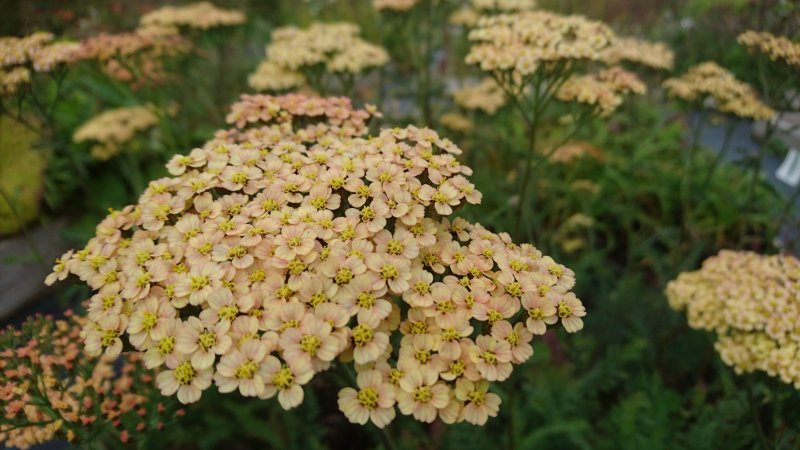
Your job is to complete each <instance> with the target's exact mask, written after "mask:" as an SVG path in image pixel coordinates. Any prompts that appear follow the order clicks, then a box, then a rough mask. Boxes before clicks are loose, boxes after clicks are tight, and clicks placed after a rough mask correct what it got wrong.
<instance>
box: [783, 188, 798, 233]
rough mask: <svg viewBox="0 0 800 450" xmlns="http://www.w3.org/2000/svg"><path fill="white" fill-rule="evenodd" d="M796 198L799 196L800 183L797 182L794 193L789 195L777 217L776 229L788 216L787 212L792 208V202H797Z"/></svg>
mask: <svg viewBox="0 0 800 450" xmlns="http://www.w3.org/2000/svg"><path fill="white" fill-rule="evenodd" d="M798 198H800V183H798V185H797V187H796V188H795V190H794V193H793V194H792V195H791V196H790V197H789V199H788V200H787V201H786V205H784V207H783V211H782V212H781V215H780V218H779V219H778V230H780V229H781V227H783V225H784V222H785V221H786V220H787V219H788V218H789V215H790V214H789V213H790V212H791V211H792V209H794V204H795V203H796V202H797V199H798Z"/></svg>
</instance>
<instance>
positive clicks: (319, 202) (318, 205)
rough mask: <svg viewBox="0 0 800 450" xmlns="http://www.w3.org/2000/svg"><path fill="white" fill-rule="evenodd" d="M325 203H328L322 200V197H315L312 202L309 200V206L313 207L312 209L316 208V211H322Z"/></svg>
mask: <svg viewBox="0 0 800 450" xmlns="http://www.w3.org/2000/svg"><path fill="white" fill-rule="evenodd" d="M327 202H328V201H327V200H325V199H324V198H322V197H317V198H315V199H314V200H311V206H313V207H314V208H316V209H322V208H324V207H325V204H326V203H327Z"/></svg>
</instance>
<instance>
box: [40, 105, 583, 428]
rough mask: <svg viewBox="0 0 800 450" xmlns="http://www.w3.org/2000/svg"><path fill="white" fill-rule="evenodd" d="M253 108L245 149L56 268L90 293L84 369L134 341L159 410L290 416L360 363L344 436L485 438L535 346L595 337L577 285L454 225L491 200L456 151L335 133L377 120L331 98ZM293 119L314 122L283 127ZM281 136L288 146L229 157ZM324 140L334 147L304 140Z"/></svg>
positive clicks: (186, 179) (421, 141)
mask: <svg viewBox="0 0 800 450" xmlns="http://www.w3.org/2000/svg"><path fill="white" fill-rule="evenodd" d="M243 103H246V104H242V105H240V106H239V107H238V110H237V111H236V112H235V113H233V114H232V117H231V119H232V120H233V121H234V122H235V123H236V124H237V125H238V126H237V130H238V131H234V132H233V133H231V132H222V133H221V134H220V135H218V136H217V138H216V139H215V140H213V141H210V142H208V143H207V144H206V145H204V146H203V147H202V148H197V149H195V150H193V151H191V152H190V153H189V154H188V155H176V156H175V157H173V158H172V160H171V161H170V162H169V164H168V165H167V168H168V170H169V172H170V174H171V177H167V178H162V179H158V180H155V181H153V182H151V183H150V185H149V187H148V188H147V190H146V191H145V192H144V194H143V195H142V196H141V198H140V199H139V202H138V204H136V205H131V206H128V207H126V208H124V209H123V210H121V211H114V212H112V213H111V214H110V215H109V216H108V217H107V218H106V219H105V220H104V221H103V222H102V223H101V224H100V225H99V226H98V227H97V232H96V235H95V237H93V238H92V239H91V240H90V241H89V243H88V245H87V246H86V247H85V248H84V249H82V250H80V251H78V252H75V253H70V254H67V255H65V257H63V258H62V259H61V261H59V262H58V264H57V265H56V267H55V268H54V272H53V274H52V275H51V277H50V279H49V281H50V282H53V281H55V279H59V278H63V277H65V276H67V274H69V273H71V274H74V275H77V276H78V277H79V278H80V279H81V280H83V281H84V282H86V283H87V284H88V285H89V286H90V287H91V288H92V289H93V290H94V292H95V294H94V295H93V297H92V298H91V299H90V303H89V307H88V314H89V324H88V325H87V326H86V327H85V328H84V331H83V336H84V341H85V349H86V351H87V352H88V353H90V354H101V353H105V354H106V355H108V356H114V355H116V354H119V352H120V351H121V349H122V347H123V340H125V341H126V342H128V343H129V344H130V345H131V346H132V347H133V348H135V349H136V350H137V351H139V352H141V353H144V361H145V364H146V365H147V367H150V368H153V369H156V370H157V372H158V374H157V376H156V383H157V385H158V387H159V388H160V390H161V392H162V393H163V394H164V395H173V394H175V393H177V396H178V399H179V400H180V401H181V402H183V403H191V402H194V401H197V400H198V399H199V398H200V396H201V393H202V391H203V390H205V389H207V388H209V387H210V386H211V384H212V383H213V384H215V385H216V387H217V389H218V390H219V391H221V392H232V391H238V392H239V393H241V394H242V395H244V396H254V397H259V398H263V399H267V398H272V397H275V396H277V398H278V401H279V402H280V404H281V405H282V406H283V407H284V408H286V409H289V408H293V407H295V406H297V405H298V404H300V403H301V402H302V401H303V386H305V385H306V384H308V383H309V382H310V380H311V379H312V378H313V377H314V375H315V374H317V373H319V372H323V371H325V370H327V369H329V368H331V367H332V366H335V367H340V366H342V365H344V366H342V367H343V369H344V370H348V366H347V365H346V364H348V363H349V362H351V361H352V362H353V367H354V369H355V371H356V372H357V374H358V376H357V386H355V387H354V388H346V389H343V390H342V391H340V393H339V406H340V409H341V410H342V411H343V412H344V413H345V415H346V416H347V417H348V419H349V420H351V421H352V422H355V423H362V424H363V423H366V422H367V421H370V420H371V421H372V422H373V423H375V424H376V425H377V426H379V427H382V426H385V425H386V424H387V423H389V422H390V421H392V420H393V418H394V417H395V414H396V411H395V406H397V408H398V409H399V410H400V412H401V413H402V414H405V415H412V416H413V417H414V418H416V419H417V420H420V421H423V422H432V421H433V420H435V419H436V418H437V417H440V418H441V419H442V420H443V421H445V422H448V423H452V422H458V421H467V422H470V423H474V424H483V423H485V422H486V420H487V419H488V418H489V417H492V416H495V415H496V414H497V412H498V407H499V403H500V398H499V397H498V396H497V395H496V394H493V393H489V392H488V388H489V383H490V382H493V381H503V380H505V379H507V378H508V377H509V375H510V374H511V371H512V367H513V364H521V363H522V362H524V361H526V360H527V359H528V358H529V357H530V356H531V355H532V354H533V349H532V347H531V346H530V341H531V340H532V338H533V335H535V334H536V335H540V334H543V333H545V331H546V330H547V328H548V327H551V326H553V325H555V324H556V323H557V322H559V321H560V322H561V323H562V325H563V326H564V328H565V329H566V330H567V331H568V332H575V331H578V330H580V329H581V328H582V327H583V321H582V319H581V318H582V317H583V316H584V315H585V309H584V307H583V305H582V304H581V302H580V301H579V300H578V299H577V298H576V297H575V295H574V294H573V293H571V292H570V290H571V288H572V287H573V285H574V283H575V279H574V273H573V272H572V271H571V270H569V269H568V268H566V267H564V266H562V265H560V264H558V263H556V262H555V261H553V260H552V259H551V258H550V257H547V256H544V255H542V254H541V252H539V251H538V250H537V249H536V248H534V247H533V246H531V245H529V244H522V245H517V244H514V243H512V242H511V240H510V238H509V236H508V235H507V234H505V233H501V234H496V233H493V232H490V231H489V230H487V229H485V228H484V227H482V226H480V225H477V224H476V225H473V224H469V223H467V222H466V221H464V220H462V219H458V218H456V219H452V218H448V217H447V216H450V215H451V214H452V213H453V212H454V209H457V208H459V207H460V206H462V205H463V204H465V203H473V204H474V203H479V202H480V201H481V194H480V192H478V191H477V190H476V189H475V187H474V186H473V185H472V184H471V183H470V182H469V181H468V179H467V178H466V176H468V175H470V174H471V170H470V169H469V168H468V167H465V166H463V165H461V164H460V163H459V162H458V160H457V159H456V158H455V155H457V154H458V153H460V150H459V149H458V148H457V147H456V146H455V145H454V144H453V143H452V142H451V141H449V140H447V139H442V138H441V137H439V136H438V135H437V134H436V133H435V132H434V131H432V130H430V129H420V128H416V127H413V126H411V127H408V128H405V129H400V128H395V129H390V130H384V131H382V132H380V134H379V135H378V136H377V137H372V138H362V137H359V136H355V135H351V136H348V133H342V134H337V133H335V131H336V130H340V131H341V130H350V131H351V132H352V131H353V130H354V128H352V127H348V126H347V124H348V123H355V124H358V122H359V118H366V117H368V116H369V113H368V112H367V113H366V114H364V113H360V112H358V111H353V110H352V109H350V110H349V111H348V110H347V108H345V107H344V106H343V105H342V102H337V101H336V100H335V99H334V100H328V99H309V100H308V101H303V100H302V99H301V98H300V97H299V96H294V97H292V98H289V99H287V98H280V97H279V98H274V97H264V96H259V97H248V98H246V99H245V101H244V102H243ZM336 103H339V104H338V105H336ZM315 104H316V106H315ZM292 108H296V109H298V110H299V111H300V112H301V114H302V115H301V116H298V117H295V118H292V119H287V118H286V117H282V112H283V111H289V109H292ZM259 117H264V118H266V122H265V123H262V122H261V121H260V120H258V118H259ZM276 124H277V125H283V124H289V125H288V126H286V127H283V128H282V129H283V131H284V132H285V134H284V135H283V137H282V138H280V137H278V138H277V139H276V138H275V137H274V136H272V135H271V134H269V133H267V135H265V136H264V139H253V140H249V141H244V142H239V143H235V142H237V139H238V138H239V137H241V136H242V135H248V136H249V134H248V128H255V129H263V127H264V126H267V127H269V126H270V125H276ZM303 124H306V125H305V126H304V125H303ZM320 124H324V125H325V126H324V128H327V129H330V130H333V131H334V133H328V134H324V135H320V136H318V137H317V138H316V139H314V140H312V141H309V142H305V143H302V142H301V141H303V138H299V137H297V136H295V135H294V133H295V132H296V131H297V130H304V131H307V130H308V129H309V127H313V126H315V125H320ZM259 127H260V128H259ZM360 129H361V130H362V132H363V131H366V128H365V127H363V128H360ZM355 134H358V133H355Z"/></svg>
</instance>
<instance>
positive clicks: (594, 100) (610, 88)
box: [556, 67, 647, 116]
mask: <svg viewBox="0 0 800 450" xmlns="http://www.w3.org/2000/svg"><path fill="white" fill-rule="evenodd" d="M646 91H647V87H646V86H645V85H644V83H642V82H641V81H640V80H639V78H638V77H637V76H636V75H635V74H633V73H631V72H628V71H626V70H625V69H622V68H621V67H610V68H608V69H603V70H601V71H599V72H597V73H595V74H590V75H573V76H572V77H570V78H569V79H567V81H565V82H564V84H563V85H562V86H561V87H560V88H559V90H558V92H557V93H556V98H558V99H559V100H561V101H564V102H577V103H583V104H586V105H589V106H591V107H592V108H594V110H595V111H596V112H597V113H598V114H599V115H601V116H607V115H608V114H611V113H612V112H614V110H615V109H617V107H619V105H621V104H622V98H623V96H624V95H627V94H639V95H640V94H644V93H645V92H646Z"/></svg>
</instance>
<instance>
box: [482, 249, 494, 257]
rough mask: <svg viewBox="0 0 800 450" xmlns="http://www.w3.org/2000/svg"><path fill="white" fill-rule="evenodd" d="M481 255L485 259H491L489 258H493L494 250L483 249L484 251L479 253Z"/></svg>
mask: <svg viewBox="0 0 800 450" xmlns="http://www.w3.org/2000/svg"><path fill="white" fill-rule="evenodd" d="M481 254H482V255H483V256H485V257H487V258H491V257H493V256H494V250H492V249H490V248H485V249H483V251H482V252H481Z"/></svg>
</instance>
